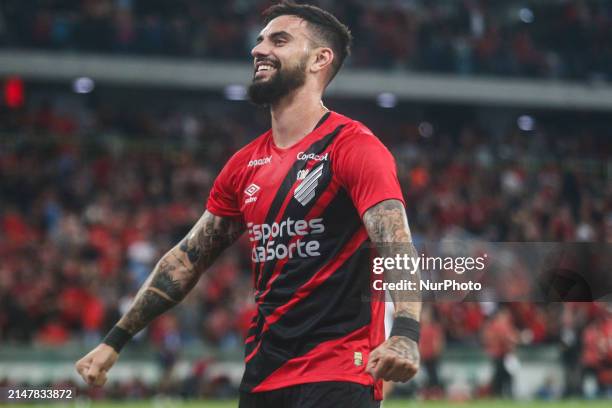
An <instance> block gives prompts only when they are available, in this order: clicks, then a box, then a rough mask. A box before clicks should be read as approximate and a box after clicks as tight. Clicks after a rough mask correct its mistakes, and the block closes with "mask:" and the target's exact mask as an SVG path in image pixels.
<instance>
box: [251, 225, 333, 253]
mask: <svg viewBox="0 0 612 408" xmlns="http://www.w3.org/2000/svg"><path fill="white" fill-rule="evenodd" d="M247 228H248V229H249V240H250V241H251V242H258V243H261V244H262V245H258V246H255V247H253V250H252V252H251V259H252V260H253V262H265V261H270V260H273V259H284V258H287V257H288V258H289V259H291V258H295V257H299V258H308V257H311V256H319V255H321V253H320V252H319V248H320V243H319V241H317V240H310V241H308V242H304V240H303V237H305V236H307V235H310V234H321V233H323V232H324V231H325V225H324V224H323V218H313V219H311V220H308V221H306V220H292V219H291V218H287V219H286V220H285V221H282V222H281V223H277V222H275V223H272V224H253V223H252V222H250V223H248V224H247ZM287 236H289V237H299V238H298V239H297V240H295V241H294V240H293V238H292V239H291V241H292V242H291V243H290V244H289V245H285V244H281V243H276V242H275V239H277V238H282V237H287Z"/></svg>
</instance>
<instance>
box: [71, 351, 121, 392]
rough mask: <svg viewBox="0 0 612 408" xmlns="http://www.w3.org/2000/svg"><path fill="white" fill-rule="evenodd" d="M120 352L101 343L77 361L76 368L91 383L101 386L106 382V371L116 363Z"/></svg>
mask: <svg viewBox="0 0 612 408" xmlns="http://www.w3.org/2000/svg"><path fill="white" fill-rule="evenodd" d="M118 357H119V354H117V352H116V351H115V350H114V349H113V348H112V347H111V346H108V345H106V344H100V345H98V346H97V347H96V348H95V349H93V350H91V351H90V352H89V353H88V354H87V355H85V357H83V358H82V359H80V360H79V361H77V362H76V364H75V368H76V370H77V372H78V373H79V374H80V375H81V377H83V380H85V382H86V383H87V384H89V385H93V386H96V387H101V386H103V385H104V383H105V382H106V373H107V372H108V370H110V368H111V367H112V366H113V364H115V361H117V358H118Z"/></svg>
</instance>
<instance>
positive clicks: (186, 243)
mask: <svg viewBox="0 0 612 408" xmlns="http://www.w3.org/2000/svg"><path fill="white" fill-rule="evenodd" d="M242 231H243V227H242V224H241V223H240V222H239V221H236V220H232V219H228V218H225V217H217V216H215V215H213V214H211V213H209V212H208V211H206V212H205V213H204V215H202V217H201V218H200V219H199V220H198V222H197V223H196V225H195V226H194V227H193V228H192V230H191V231H190V232H189V233H188V234H187V236H186V237H185V238H184V239H183V240H182V241H181V243H180V244H179V245H177V246H175V247H174V248H172V249H171V250H170V251H168V252H167V253H166V254H165V255H164V256H163V257H162V258H161V259H160V261H159V262H158V263H157V265H156V266H155V268H154V269H153V271H152V272H151V274H150V275H149V277H148V278H147V280H146V281H145V283H144V284H143V285H142V287H141V288H140V290H139V291H138V293H137V294H136V297H135V298H134V301H133V302H132V305H131V306H130V308H129V310H128V311H127V313H126V314H125V315H124V316H123V317H122V318H121V320H119V322H118V323H117V326H119V327H120V328H122V329H124V330H126V331H127V332H128V333H130V334H131V335H134V334H136V333H138V332H139V331H140V330H142V329H143V328H144V327H146V326H147V325H148V324H149V323H150V322H151V321H152V320H154V319H155V318H156V317H157V316H159V315H161V314H162V313H164V312H165V311H167V310H168V309H170V308H172V307H173V306H174V305H176V304H178V303H180V302H181V301H182V300H183V299H184V298H185V296H186V295H187V294H188V293H189V292H190V291H191V289H193V287H194V286H195V284H196V283H197V282H198V280H199V279H200V276H201V275H202V273H203V272H204V271H205V270H206V269H207V268H208V267H209V266H210V265H212V263H213V262H214V261H215V259H217V257H218V256H219V255H220V254H221V252H222V251H223V250H224V249H225V248H227V247H228V246H230V245H231V244H232V243H233V242H234V241H235V240H236V239H237V238H238V237H239V236H240V235H241V234H242Z"/></svg>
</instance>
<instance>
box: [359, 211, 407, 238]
mask: <svg viewBox="0 0 612 408" xmlns="http://www.w3.org/2000/svg"><path fill="white" fill-rule="evenodd" d="M363 223H364V224H365V227H366V229H367V231H368V234H369V235H370V239H371V240H372V242H375V243H378V244H382V243H399V242H412V237H411V236H410V229H409V228H408V220H407V219H406V210H405V209H404V205H403V204H402V202H401V201H398V200H385V201H382V202H380V203H378V204H376V205H375V206H373V207H372V208H370V209H369V210H367V211H366V212H365V214H364V215H363Z"/></svg>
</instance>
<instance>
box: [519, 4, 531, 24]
mask: <svg viewBox="0 0 612 408" xmlns="http://www.w3.org/2000/svg"><path fill="white" fill-rule="evenodd" d="M519 19H520V20H521V21H522V22H523V23H526V24H530V23H533V20H534V15H533V11H531V9H528V8H526V7H523V8H522V9H520V10H519Z"/></svg>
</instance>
